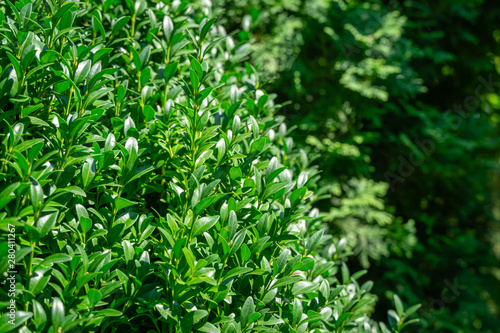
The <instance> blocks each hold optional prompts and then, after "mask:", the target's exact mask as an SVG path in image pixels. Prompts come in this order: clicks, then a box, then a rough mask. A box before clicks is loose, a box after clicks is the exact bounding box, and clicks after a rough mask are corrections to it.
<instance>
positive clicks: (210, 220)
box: [191, 216, 219, 237]
mask: <svg viewBox="0 0 500 333" xmlns="http://www.w3.org/2000/svg"><path fill="white" fill-rule="evenodd" d="M218 220H219V216H207V217H202V218H199V219H198V220H196V222H195V223H194V224H193V229H192V231H191V236H192V237H197V236H199V235H201V234H202V233H204V232H205V231H207V230H209V229H210V228H212V227H213V226H214V225H215V224H216V223H217V221H218Z"/></svg>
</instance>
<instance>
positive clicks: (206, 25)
mask: <svg viewBox="0 0 500 333" xmlns="http://www.w3.org/2000/svg"><path fill="white" fill-rule="evenodd" d="M215 20H216V18H215V17H214V18H212V19H210V20H208V19H206V18H205V19H203V21H202V22H201V24H200V28H199V31H198V34H199V36H200V41H202V42H203V41H204V40H205V37H206V36H207V34H208V32H209V31H210V29H211V28H212V26H213V25H214V23H215Z"/></svg>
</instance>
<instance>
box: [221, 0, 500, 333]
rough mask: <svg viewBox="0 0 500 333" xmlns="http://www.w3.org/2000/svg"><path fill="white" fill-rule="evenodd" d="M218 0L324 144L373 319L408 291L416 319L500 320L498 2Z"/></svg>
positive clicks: (327, 208) (428, 325) (339, 227)
mask: <svg viewBox="0 0 500 333" xmlns="http://www.w3.org/2000/svg"><path fill="white" fill-rule="evenodd" d="M213 4H214V6H213V8H217V9H216V10H218V11H219V12H216V13H212V14H213V15H215V16H218V17H219V20H223V21H224V22H221V23H222V24H223V25H224V26H226V27H227V30H228V31H236V30H237V31H239V33H238V36H237V37H238V39H240V40H244V41H245V40H250V41H252V43H253V45H254V46H253V50H252V53H251V54H252V57H253V59H252V61H253V63H257V64H258V65H259V67H260V68H261V69H264V70H265V71H266V72H267V73H268V79H269V80H270V82H271V84H270V87H271V88H270V89H268V91H267V92H270V93H276V94H277V95H278V98H277V100H278V102H280V103H284V105H285V104H286V106H284V107H283V108H282V110H281V112H282V114H284V115H286V116H287V119H288V123H289V124H290V126H291V125H295V126H296V129H295V131H294V133H295V134H294V143H295V145H297V146H299V147H300V148H301V149H303V150H304V151H306V152H309V153H310V154H312V155H315V156H316V163H317V164H319V165H320V168H321V169H322V170H323V173H322V177H323V183H322V185H321V188H319V189H318V190H319V191H320V192H321V193H324V194H328V197H329V198H328V199H325V200H322V201H320V202H319V204H318V207H317V208H318V209H319V210H320V211H321V212H322V214H323V215H324V216H325V220H326V221H328V222H329V223H330V226H331V232H332V233H333V234H334V235H335V236H336V237H337V238H338V239H340V238H343V237H345V238H346V239H347V241H348V243H349V246H350V247H351V249H352V250H353V252H354V253H355V254H356V255H357V259H358V263H357V265H358V266H359V267H358V268H367V267H370V269H369V271H368V274H367V276H366V279H367V280H374V281H375V286H376V288H377V289H376V290H375V292H376V293H377V294H378V297H379V303H378V305H377V312H375V313H374V317H375V319H379V320H385V313H386V310H387V308H390V301H389V300H390V299H391V298H392V295H393V293H398V294H399V295H400V296H401V297H402V299H403V300H404V301H405V302H407V303H408V304H416V303H422V305H423V306H422V309H421V310H420V311H419V315H420V317H421V319H422V325H420V326H418V325H413V326H414V327H410V328H409V330H408V332H499V330H500V329H499V327H500V267H499V257H500V230H499V229H500V227H499V223H498V221H499V213H500V210H499V194H498V189H499V186H500V180H499V177H498V171H499V157H500V156H499V152H500V150H499V148H500V141H499V136H498V134H499V126H498V123H499V121H500V112H499V111H500V96H499V93H500V76H499V70H500V26H499V24H498V23H499V22H500V2H498V1H495V0H491V1H482V0H463V1H451V0H450V1H444V0H434V1H380V0H376V1H328V0H283V1H278V0H260V1H259V0H250V1H248V0H245V1H242V0H227V1H226V0H213ZM227 43H232V39H231V38H229V39H228V40H227ZM287 103H288V104H287ZM309 156H310V155H309Z"/></svg>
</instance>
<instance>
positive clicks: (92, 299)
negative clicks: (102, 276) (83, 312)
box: [87, 289, 102, 308]
mask: <svg viewBox="0 0 500 333" xmlns="http://www.w3.org/2000/svg"><path fill="white" fill-rule="evenodd" d="M87 297H88V298H89V303H90V307H91V308H93V307H94V306H95V305H96V304H97V303H99V301H100V300H101V299H102V294H101V292H100V291H99V290H96V289H90V290H89V291H88V292H87Z"/></svg>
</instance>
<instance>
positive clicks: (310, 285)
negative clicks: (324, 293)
mask: <svg viewBox="0 0 500 333" xmlns="http://www.w3.org/2000/svg"><path fill="white" fill-rule="evenodd" d="M318 287H319V285H318V284H317V283H314V282H309V281H300V282H297V283H296V284H294V285H293V287H292V294H293V295H295V296H297V295H300V294H307V293H312V292H315V291H316V290H317V289H318Z"/></svg>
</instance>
